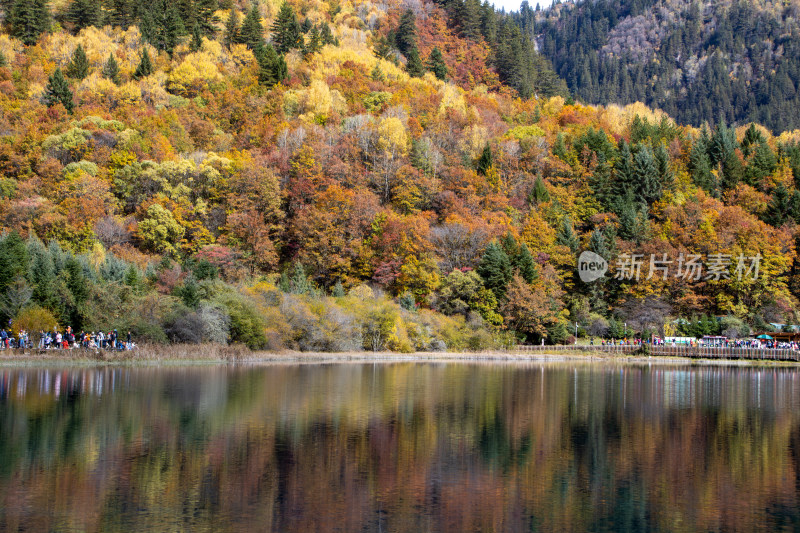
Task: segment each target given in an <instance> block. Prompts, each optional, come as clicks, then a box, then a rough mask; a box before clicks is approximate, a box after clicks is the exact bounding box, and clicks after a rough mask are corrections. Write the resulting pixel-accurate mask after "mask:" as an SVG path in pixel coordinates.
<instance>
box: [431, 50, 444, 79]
mask: <svg viewBox="0 0 800 533" xmlns="http://www.w3.org/2000/svg"><path fill="white" fill-rule="evenodd" d="M427 67H428V70H430V71H431V72H433V74H434V75H435V76H436V78H437V79H440V80H442V81H447V65H446V64H445V62H444V56H442V51H441V50H439V47H438V46H437V47H436V48H434V49H433V50H431V55H430V56H428V65H427Z"/></svg>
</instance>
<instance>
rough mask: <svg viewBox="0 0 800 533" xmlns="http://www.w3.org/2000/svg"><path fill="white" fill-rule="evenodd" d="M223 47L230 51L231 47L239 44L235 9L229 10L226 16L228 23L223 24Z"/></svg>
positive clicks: (237, 14)
mask: <svg viewBox="0 0 800 533" xmlns="http://www.w3.org/2000/svg"><path fill="white" fill-rule="evenodd" d="M222 42H223V43H224V44H225V47H226V48H228V49H229V50H230V48H231V46H233V45H234V44H236V43H238V42H239V12H238V11H236V8H235V7H232V8H231V11H230V14H229V15H228V22H226V23H225V35H224V36H223V38H222Z"/></svg>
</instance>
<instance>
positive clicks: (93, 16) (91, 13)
mask: <svg viewBox="0 0 800 533" xmlns="http://www.w3.org/2000/svg"><path fill="white" fill-rule="evenodd" d="M102 18H103V13H102V11H101V9H100V2H98V1H97V0H72V2H71V3H70V5H69V7H68V8H67V13H66V19H67V21H69V22H70V23H71V24H72V25H73V27H74V29H75V32H78V31H80V30H82V29H83V28H88V27H89V26H98V25H100V22H101V21H102Z"/></svg>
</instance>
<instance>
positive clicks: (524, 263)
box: [512, 242, 537, 283]
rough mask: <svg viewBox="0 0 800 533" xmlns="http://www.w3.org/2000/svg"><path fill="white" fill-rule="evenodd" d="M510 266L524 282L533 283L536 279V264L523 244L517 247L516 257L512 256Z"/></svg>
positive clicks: (526, 246)
mask: <svg viewBox="0 0 800 533" xmlns="http://www.w3.org/2000/svg"><path fill="white" fill-rule="evenodd" d="M512 266H513V267H514V269H515V270H516V271H517V272H519V275H520V277H521V278H522V279H524V280H525V281H526V282H528V283H533V280H535V279H536V276H537V272H536V264H535V263H534V261H533V255H532V254H531V251H530V249H529V248H528V245H527V244H525V243H524V242H523V243H522V244H520V245H519V250H518V251H517V255H516V256H514V260H513V264H512Z"/></svg>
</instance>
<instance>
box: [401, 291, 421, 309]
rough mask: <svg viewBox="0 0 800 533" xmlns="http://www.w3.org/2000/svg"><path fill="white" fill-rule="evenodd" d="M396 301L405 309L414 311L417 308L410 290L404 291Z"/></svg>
mask: <svg viewBox="0 0 800 533" xmlns="http://www.w3.org/2000/svg"><path fill="white" fill-rule="evenodd" d="M397 303H398V304H399V305H400V307H402V308H403V309H405V310H406V311H415V310H416V309H417V301H416V300H415V299H414V295H413V294H411V291H406V292H404V293H403V294H402V295H401V296H400V298H398V300H397Z"/></svg>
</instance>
